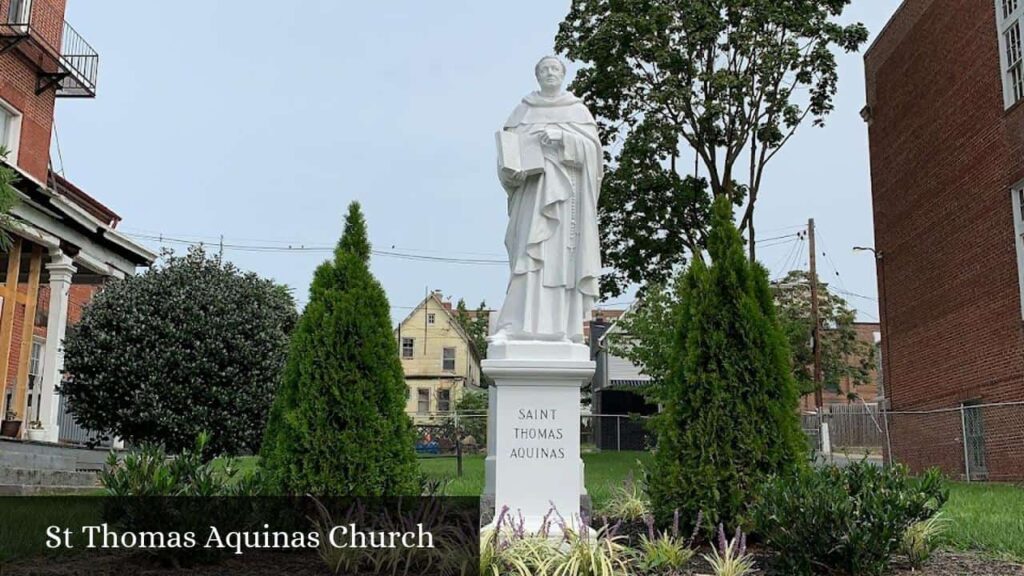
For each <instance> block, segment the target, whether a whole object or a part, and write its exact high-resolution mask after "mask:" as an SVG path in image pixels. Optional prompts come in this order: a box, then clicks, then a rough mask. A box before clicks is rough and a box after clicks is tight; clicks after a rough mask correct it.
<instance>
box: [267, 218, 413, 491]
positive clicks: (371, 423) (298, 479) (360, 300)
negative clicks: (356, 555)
mask: <svg viewBox="0 0 1024 576" xmlns="http://www.w3.org/2000/svg"><path fill="white" fill-rule="evenodd" d="M369 260H370V243H369V241H368V240H367V234H366V222H365V220H364V219H363V214H362V212H361V210H360V208H359V204H358V203H357V202H353V203H352V204H351V205H350V206H349V211H348V217H347V218H346V220H345V233H344V235H343V236H342V238H341V240H340V241H339V242H338V246H337V248H336V249H335V251H334V260H333V261H328V262H324V263H323V264H321V265H320V267H318V268H317V270H316V273H315V275H314V277H313V283H312V285H311V286H310V289H309V302H308V304H307V305H306V309H305V310H304V311H303V313H302V317H301V319H300V320H299V324H298V327H297V328H296V330H295V332H294V333H293V336H292V341H291V346H290V348H289V354H288V362H287V364H286V367H285V373H284V378H283V382H282V385H281V389H280V390H279V392H278V396H277V398H276V400H275V403H274V408H273V410H272V411H271V415H270V421H269V423H268V425H267V432H266V436H265V438H264V444H263V449H262V454H261V455H262V465H263V468H264V472H265V474H266V476H267V480H268V484H269V487H270V489H271V490H272V491H273V492H277V493H281V494H305V493H312V494H318V495H342V496H347V495H353V496H380V495H389V496H390V495H403V494H415V493H417V492H418V490H419V472H418V468H417V464H416V454H415V451H414V448H413V446H414V443H415V434H414V432H413V427H412V421H411V420H410V419H409V417H408V415H406V414H405V403H406V400H407V397H408V388H407V387H406V384H405V379H404V375H403V372H402V365H401V361H400V360H399V358H398V346H397V344H396V342H395V338H394V335H393V334H392V331H391V314H390V307H389V305H388V300H387V296H386V295H385V293H384V289H383V288H382V287H381V285H380V283H378V282H377V280H376V279H375V278H374V277H373V275H372V274H371V273H370V269H369Z"/></svg>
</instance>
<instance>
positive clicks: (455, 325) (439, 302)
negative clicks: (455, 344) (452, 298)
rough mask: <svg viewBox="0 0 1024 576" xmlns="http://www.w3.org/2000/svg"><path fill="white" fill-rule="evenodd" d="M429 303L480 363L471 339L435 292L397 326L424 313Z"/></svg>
mask: <svg viewBox="0 0 1024 576" xmlns="http://www.w3.org/2000/svg"><path fill="white" fill-rule="evenodd" d="M431 301H433V302H434V303H435V304H437V307H438V308H440V309H441V310H442V311H443V312H444V314H445V316H446V317H447V318H448V324H449V325H450V326H451V327H452V328H453V329H454V330H455V333H456V334H458V335H459V338H461V339H462V340H463V341H464V342H465V343H466V346H467V347H468V348H469V351H470V353H471V354H472V355H473V358H474V359H475V360H476V361H477V362H480V351H479V350H477V349H476V345H475V344H473V339H472V338H470V337H469V334H467V333H466V331H465V330H464V329H463V328H462V324H460V323H459V320H458V319H457V318H456V317H455V314H453V313H452V310H451V306H450V305H446V303H445V302H444V301H443V300H441V297H440V296H438V293H437V292H431V293H430V294H429V295H428V296H427V297H426V298H424V299H423V301H422V302H420V303H419V304H418V305H417V306H416V307H415V308H413V309H412V311H411V312H409V314H408V315H407V316H406V317H405V318H404V319H403V320H402V321H401V322H399V323H398V325H399V326H404V325H405V324H406V323H407V322H409V320H412V317H413V316H415V315H416V313H417V312H419V311H420V310H424V311H425V310H426V308H427V305H428V303H429V302H431ZM396 332H397V330H396Z"/></svg>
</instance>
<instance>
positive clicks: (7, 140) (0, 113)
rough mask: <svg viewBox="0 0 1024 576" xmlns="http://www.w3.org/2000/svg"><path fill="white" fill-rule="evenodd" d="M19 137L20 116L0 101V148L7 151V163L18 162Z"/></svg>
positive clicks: (12, 108)
mask: <svg viewBox="0 0 1024 576" xmlns="http://www.w3.org/2000/svg"><path fill="white" fill-rule="evenodd" d="M20 137H21V114H20V113H19V112H18V111H17V110H16V109H15V108H14V107H13V106H10V105H8V104H7V103H6V102H4V101H2V100H0V146H2V147H4V148H6V149H7V163H8V164H15V163H17V161H18V141H19V139H20Z"/></svg>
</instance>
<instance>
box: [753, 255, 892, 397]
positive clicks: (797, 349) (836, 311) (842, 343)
mask: <svg viewBox="0 0 1024 576" xmlns="http://www.w3.org/2000/svg"><path fill="white" fill-rule="evenodd" d="M810 282H811V276H810V274H809V273H808V272H805V271H803V270H792V271H790V272H789V273H788V274H787V275H786V277H785V278H783V279H782V280H779V281H778V282H775V283H774V284H773V285H772V291H773V293H774V298H775V304H776V308H777V310H778V315H779V321H780V323H781V324H782V328H783V331H784V332H785V333H786V338H787V339H788V340H789V346H790V350H791V351H792V355H793V377H794V378H795V379H796V381H797V384H798V385H799V387H800V391H801V394H810V393H812V392H814V391H815V389H816V388H817V386H816V385H815V382H814V373H813V366H814V347H813V343H812V337H813V334H814V321H813V320H812V318H811V285H810ZM818 316H819V317H820V318H821V324H822V330H821V368H822V387H823V388H824V389H826V390H831V391H834V392H842V390H843V387H842V385H843V382H844V381H848V382H849V383H850V389H849V390H847V392H846V395H847V399H848V400H850V401H851V402H852V401H854V400H856V399H857V398H858V396H857V393H856V387H857V386H861V385H864V384H867V383H869V382H870V381H871V369H872V367H873V366H874V355H875V348H874V346H872V345H871V344H870V343H868V342H864V341H863V340H859V339H858V338H857V330H856V327H855V326H854V321H855V319H856V311H855V310H852V309H851V308H850V307H849V305H848V304H847V302H846V300H844V299H843V298H842V297H840V296H838V295H837V294H835V293H833V292H832V291H831V290H829V287H828V284H825V283H823V282H821V281H819V282H818Z"/></svg>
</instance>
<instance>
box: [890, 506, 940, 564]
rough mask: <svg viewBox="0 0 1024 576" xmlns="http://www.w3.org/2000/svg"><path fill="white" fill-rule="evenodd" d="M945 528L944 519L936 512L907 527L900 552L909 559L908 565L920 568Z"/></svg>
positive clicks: (936, 546)
mask: <svg viewBox="0 0 1024 576" xmlns="http://www.w3.org/2000/svg"><path fill="white" fill-rule="evenodd" d="M945 530H946V519H945V518H943V517H942V513H941V512H940V513H938V514H936V515H935V516H932V517H931V518H928V519H927V520H922V521H920V522H917V523H915V524H913V525H911V526H910V528H907V531H906V532H904V533H903V543H902V544H901V546H900V552H902V553H903V554H905V555H906V557H907V559H908V560H910V565H911V566H913V567H914V568H920V567H921V566H923V565H924V563H925V562H927V561H928V559H929V558H931V556H932V552H935V549H936V548H938V546H939V536H941V535H942V533H943V532H945Z"/></svg>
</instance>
